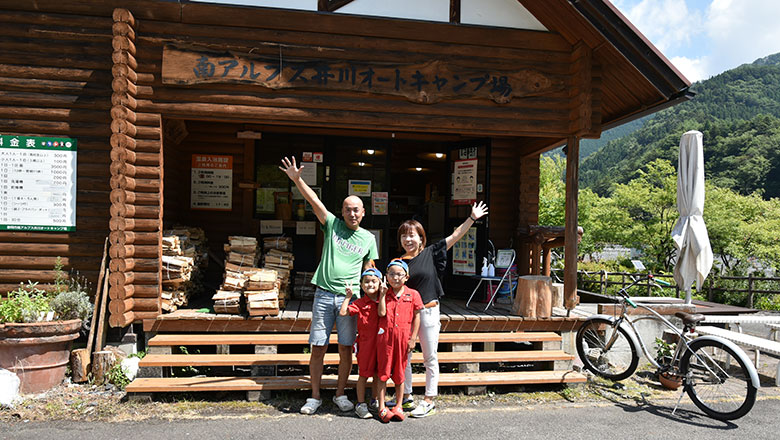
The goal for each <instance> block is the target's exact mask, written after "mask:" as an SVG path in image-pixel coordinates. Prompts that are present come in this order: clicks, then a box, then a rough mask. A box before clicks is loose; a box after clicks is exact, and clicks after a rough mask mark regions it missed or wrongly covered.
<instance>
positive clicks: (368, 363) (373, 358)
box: [339, 268, 387, 419]
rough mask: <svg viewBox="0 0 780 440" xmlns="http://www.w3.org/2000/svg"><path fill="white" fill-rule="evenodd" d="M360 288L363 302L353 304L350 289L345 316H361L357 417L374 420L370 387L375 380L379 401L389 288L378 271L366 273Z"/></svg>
mask: <svg viewBox="0 0 780 440" xmlns="http://www.w3.org/2000/svg"><path fill="white" fill-rule="evenodd" d="M360 288H361V290H363V292H364V293H365V295H364V296H362V297H361V298H360V299H357V300H355V301H353V302H352V303H351V304H350V299H352V286H347V288H346V294H347V295H346V298H345V299H344V302H342V303H341V310H340V311H339V314H340V315H341V316H347V315H358V319H357V331H358V336H357V361H358V375H359V376H360V377H359V378H358V383H357V401H358V404H357V405H356V406H355V414H357V416H358V417H360V418H361V419H367V418H369V417H371V413H370V412H369V410H368V405H366V383H367V382H368V378H369V377H373V378H374V380H373V382H372V391H373V394H372V395H373V397H374V398H376V397H377V384H378V382H379V380H378V377H377V368H376V367H377V353H376V341H377V332H378V329H379V297H380V295H381V296H383V297H384V295H385V292H386V291H387V286H386V285H385V284H384V283H383V282H382V273H381V272H379V270H378V269H373V268H371V269H366V270H365V271H364V272H363V274H362V275H361V276H360Z"/></svg>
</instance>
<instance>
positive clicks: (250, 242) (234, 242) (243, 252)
mask: <svg viewBox="0 0 780 440" xmlns="http://www.w3.org/2000/svg"><path fill="white" fill-rule="evenodd" d="M223 250H224V251H225V276H224V279H223V281H222V285H221V286H220V287H219V289H218V290H217V292H216V294H214V296H213V297H212V298H211V299H213V300H214V311H215V312H217V313H229V314H239V313H241V297H242V296H243V292H244V290H245V289H246V286H247V282H248V280H249V276H248V275H247V273H248V272H251V271H253V270H257V262H258V260H259V257H260V252H259V250H258V248H257V239H256V238H254V237H242V236H230V237H228V243H226V244H225V245H224V246H223Z"/></svg>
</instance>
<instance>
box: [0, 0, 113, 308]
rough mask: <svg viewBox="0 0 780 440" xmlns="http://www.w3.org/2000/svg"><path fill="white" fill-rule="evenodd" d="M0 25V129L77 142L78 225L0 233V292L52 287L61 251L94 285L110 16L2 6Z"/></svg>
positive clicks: (104, 196) (104, 164)
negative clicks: (35, 284) (29, 283)
mask: <svg viewBox="0 0 780 440" xmlns="http://www.w3.org/2000/svg"><path fill="white" fill-rule="evenodd" d="M20 3H23V2H16V3H15V4H17V5H18V4H20ZM0 23H2V26H0V133H3V134H19V135H44V136H63V137H72V138H75V139H77V140H78V152H77V164H76V169H77V181H76V188H77V195H76V199H77V207H76V230H75V231H74V232H56V233H53V232H11V231H3V232H0V295H2V296H4V295H5V294H6V293H7V292H8V291H9V290H13V289H15V288H16V287H18V285H19V283H20V282H25V283H26V282H27V281H28V280H30V281H34V282H35V281H37V282H39V283H40V285H42V286H45V287H48V286H50V285H51V283H52V282H53V280H54V271H53V267H54V262H55V260H56V258H57V257H58V256H59V257H61V258H62V262H63V264H64V265H65V267H64V270H65V271H66V272H69V271H70V270H71V269H72V270H76V271H78V272H79V273H80V274H81V275H84V276H86V277H87V279H88V280H89V281H90V282H91V284H92V286H93V287H94V285H95V283H96V282H97V278H98V268H99V267H100V256H101V254H102V246H103V245H102V243H103V242H104V241H105V237H106V234H107V227H108V222H109V217H110V213H109V210H110V205H109V191H110V186H109V175H108V167H109V165H110V163H111V157H110V149H111V147H110V142H109V138H110V136H111V129H110V122H111V119H110V109H111V79H112V74H111V67H112V63H111V52H112V47H111V41H112V38H113V33H112V30H111V27H112V20H111V18H110V17H109V16H104V17H95V16H88V15H86V14H74V15H67V16H64V15H60V14H57V13H52V12H30V11H14V10H9V9H7V8H5V7H3V8H2V9H0ZM93 290H94V289H93Z"/></svg>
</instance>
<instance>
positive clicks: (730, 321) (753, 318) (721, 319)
mask: <svg viewBox="0 0 780 440" xmlns="http://www.w3.org/2000/svg"><path fill="white" fill-rule="evenodd" d="M702 323H703V324H727V325H729V326H735V327H736V328H737V331H738V332H740V333H742V324H780V316H766V315H707V317H706V318H705V319H704V321H703V322H702Z"/></svg>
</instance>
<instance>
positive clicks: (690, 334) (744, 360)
mask: <svg viewBox="0 0 780 440" xmlns="http://www.w3.org/2000/svg"><path fill="white" fill-rule="evenodd" d="M645 279H646V280H648V282H649V283H651V284H652V285H653V286H655V287H661V286H659V285H658V284H657V283H655V282H654V277H653V276H652V275H645V276H642V277H639V278H637V279H635V280H634V281H633V282H632V283H631V284H629V285H627V286H625V287H623V288H622V289H620V291H619V292H618V297H617V298H615V299H614V300H615V302H616V303H617V304H620V306H621V312H620V314H619V315H617V316H613V315H605V314H601V315H593V316H591V317H589V318H588V319H586V320H585V323H584V324H583V325H582V327H580V329H579V331H578V332H577V339H576V342H577V353H578V354H579V356H580V359H581V360H582V362H583V364H584V366H585V368H586V369H588V370H590V371H591V372H593V373H594V374H596V375H598V376H601V377H604V378H607V379H611V380H614V381H619V380H623V379H625V378H627V377H629V376H631V375H632V374H634V372H635V371H636V369H637V366H638V364H639V351H638V347H641V349H642V353H644V355H645V356H646V357H647V359H648V360H650V363H651V364H652V365H653V366H655V367H656V368H657V369H658V372H659V373H668V374H672V375H677V376H679V377H681V378H682V384H683V391H682V392H681V393H680V398H679V399H678V400H677V405H675V408H674V410H673V411H672V413H674V412H675V411H676V410H677V406H679V404H680V400H682V396H683V395H684V393H687V394H688V396H689V397H690V398H691V400H692V401H693V403H694V404H695V405H696V406H697V407H698V408H699V409H701V410H702V411H704V413H705V414H707V415H708V416H710V417H712V418H714V419H717V420H734V419H738V418H740V417H742V416H744V415H745V414H747V413H748V412H749V411H750V410H751V408H753V404H754V403H755V401H756V392H757V390H758V388H759V387H760V383H759V380H758V373H757V372H756V369H755V367H754V366H753V364H752V363H751V362H750V360H749V359H748V357H747V355H746V354H745V352H744V351H743V350H742V349H741V348H739V347H738V346H737V345H736V344H734V343H733V342H731V341H728V340H726V339H723V338H719V337H715V336H696V335H695V333H694V332H695V328H696V324H698V323H699V322H701V321H703V320H704V316H703V315H700V314H689V313H685V312H677V313H675V316H677V317H678V318H680V319H681V320H682V322H683V328H682V329H679V328H677V327H676V326H675V325H674V324H672V323H671V322H670V321H669V320H668V319H666V318H664V317H663V316H661V315H660V314H659V313H658V312H656V311H655V310H653V309H652V308H650V307H648V306H646V305H643V304H641V303H640V304H637V303H635V302H634V301H633V300H632V299H631V298H630V297H629V296H628V294H627V291H628V289H629V288H631V287H632V286H634V285H636V284H638V283H639V282H641V281H642V280H645ZM628 306H631V307H633V308H641V309H644V310H646V311H648V312H649V313H650V314H649V315H636V316H629V315H628V314H627V310H628ZM644 319H654V320H658V321H661V322H663V323H664V324H665V325H666V327H668V328H669V329H670V330H672V331H673V332H674V333H676V335H677V338H678V343H677V344H676V348H675V350H674V353H673V354H672V355H671V356H670V357H666V358H665V359H664V360H663V361H662V362H661V363H659V362H658V361H656V360H655V358H654V356H652V355H650V353H649V352H648V349H647V346H646V345H645V343H644V341H643V340H642V337H641V335H640V334H639V332H638V331H637V329H636V325H635V324H636V323H637V322H638V321H641V320H644Z"/></svg>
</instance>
